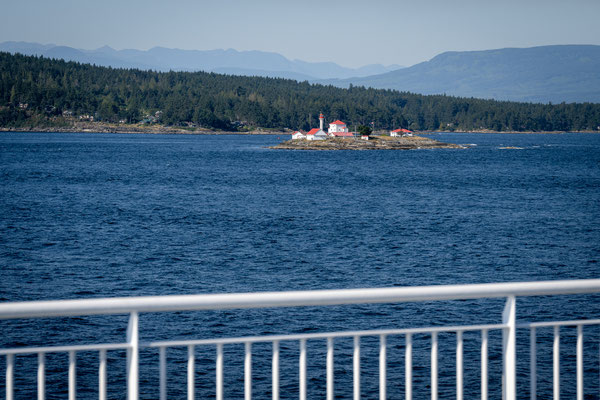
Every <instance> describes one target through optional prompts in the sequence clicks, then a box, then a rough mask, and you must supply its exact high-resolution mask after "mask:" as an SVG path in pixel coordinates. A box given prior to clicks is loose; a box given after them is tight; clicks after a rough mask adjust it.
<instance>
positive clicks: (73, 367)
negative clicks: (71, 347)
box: [69, 351, 77, 400]
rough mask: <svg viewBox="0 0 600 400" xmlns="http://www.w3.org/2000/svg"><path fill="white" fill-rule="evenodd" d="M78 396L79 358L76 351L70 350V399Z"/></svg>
mask: <svg viewBox="0 0 600 400" xmlns="http://www.w3.org/2000/svg"><path fill="white" fill-rule="evenodd" d="M76 398H77V358H76V355H75V352H74V351H69V400H75V399H76Z"/></svg>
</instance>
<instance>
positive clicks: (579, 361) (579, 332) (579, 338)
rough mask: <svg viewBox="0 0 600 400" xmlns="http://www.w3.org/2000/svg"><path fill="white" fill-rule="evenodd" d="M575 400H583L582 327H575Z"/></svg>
mask: <svg viewBox="0 0 600 400" xmlns="http://www.w3.org/2000/svg"><path fill="white" fill-rule="evenodd" d="M577 400H583V325H577Z"/></svg>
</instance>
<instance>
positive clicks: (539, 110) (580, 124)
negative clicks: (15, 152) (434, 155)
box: [0, 53, 600, 131]
mask: <svg viewBox="0 0 600 400" xmlns="http://www.w3.org/2000/svg"><path fill="white" fill-rule="evenodd" d="M157 112H158V113H157ZM319 112H323V113H324V114H325V116H326V119H327V120H328V121H333V120H335V119H341V120H343V121H345V122H346V123H348V124H350V125H351V126H354V125H357V124H366V123H370V122H374V123H375V127H376V128H377V129H383V128H385V129H388V128H399V127H408V128H411V129H416V130H438V129H442V130H478V129H490V130H497V131H501V130H505V131H506V130H510V131H578V130H596V129H598V126H600V104H590V103H584V104H559V105H542V104H527V103H512V102H501V101H493V100H478V99H465V98H455V97H449V96H439V95H438V96H422V95H416V94H411V93H407V92H398V91H393V90H377V89H365V88H363V87H350V88H349V89H341V88H336V87H332V86H322V85H311V84H309V83H307V82H304V83H298V82H296V81H292V80H285V79H273V78H259V77H241V76H230V75H219V74H214V73H203V72H195V73H189V72H165V73H159V72H152V71H139V70H127V69H113V68H106V67H96V66H91V65H85V64H78V63H74V62H65V61H58V60H51V59H46V58H38V57H33V56H22V55H11V54H9V53H0V126H1V127H19V126H44V125H49V124H61V123H63V124H66V123H68V121H69V120H72V119H76V118H79V117H81V116H93V117H94V119H95V120H96V121H108V122H118V121H125V122H126V123H137V122H140V121H144V120H146V121H147V122H149V123H152V122H155V118H157V122H159V123H161V124H165V125H182V126H187V125H197V126H201V127H206V128H212V129H226V130H235V129H249V128H251V127H264V128H278V129H283V128H290V129H305V130H306V129H308V128H309V127H314V126H317V124H318V120H317V119H316V116H317V115H318V113H319ZM149 117H150V118H149Z"/></svg>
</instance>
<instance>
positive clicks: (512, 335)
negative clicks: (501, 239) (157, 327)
mask: <svg viewBox="0 0 600 400" xmlns="http://www.w3.org/2000/svg"><path fill="white" fill-rule="evenodd" d="M583 293H600V279H590V280H571V281H544V282H518V283H492V284H475V285H448V286H422V287H401V288H382V289H349V290H317V291H296V292H265V293H238V294H216V295H215V294H213V295H186V296H152V297H130V298H109V299H89V300H59V301H35V302H20V303H3V304H0V319H16V318H38V317H49V316H75V315H97V314H125V313H126V314H129V324H128V329H127V341H126V342H125V343H108V344H89V345H77V346H49V347H24V348H11V349H0V356H5V358H6V380H5V387H6V399H7V400H13V399H14V381H13V377H14V365H15V363H14V360H15V356H17V355H21V354H36V353H37V354H38V367H37V387H38V400H43V399H44V398H45V355H46V354H47V353H57V352H60V353H68V354H69V370H68V387H69V399H70V400H74V399H75V398H76V358H77V353H78V352H82V351H97V352H98V353H99V360H100V361H99V368H98V385H99V398H100V399H101V400H104V399H106V396H107V395H106V382H107V381H106V352H107V351H108V350H117V349H126V350H127V391H128V399H129V400H134V399H137V398H138V394H139V393H138V392H139V388H138V381H139V376H138V375H139V372H138V371H139V350H140V348H158V349H159V375H160V376H159V386H160V388H159V393H160V398H161V399H166V394H167V391H166V387H167V361H166V359H167V357H166V351H167V348H170V347H187V349H188V358H187V394H188V399H190V400H191V399H193V398H194V396H195V393H194V390H195V382H194V375H195V374H194V371H195V348H196V346H214V347H215V349H216V388H215V389H216V398H217V399H219V400H221V399H223V368H224V366H223V347H224V346H225V345H230V344H244V345H245V356H244V392H245V398H246V399H251V397H252V345H253V344H254V343H261V342H262V343H264V342H266V343H272V361H271V362H272V397H273V399H275V400H276V399H278V398H279V389H280V388H279V382H280V370H279V363H280V359H279V356H280V351H279V344H280V342H281V341H297V342H299V345H300V352H299V362H298V365H299V397H300V399H301V400H305V399H306V397H307V392H306V381H307V374H306V368H307V351H306V343H307V341H308V340H314V339H326V341H327V353H326V398H327V399H328V400H329V399H333V398H334V392H335V388H334V379H333V377H334V342H335V340H336V339H339V338H344V337H346V338H353V398H354V399H355V400H357V399H359V398H360V395H361V388H360V383H361V372H360V357H361V353H360V351H361V345H360V342H361V338H362V337H365V336H374V337H378V338H379V397H380V399H385V398H386V390H387V379H386V378H387V376H386V374H387V371H386V366H387V363H386V360H387V342H386V339H387V337H388V336H392V335H402V336H404V339H405V347H404V348H405V357H404V359H405V385H404V390H405V398H406V399H407V400H410V399H412V383H413V377H412V373H413V366H412V351H413V346H412V339H413V335H415V334H429V335H431V377H430V379H431V385H430V386H431V398H432V399H434V400H437V398H438V334H439V333H441V332H453V333H455V334H456V398H457V399H459V400H462V399H463V386H464V381H463V374H464V371H463V352H464V350H463V333H464V332H466V331H479V332H481V397H482V399H484V400H486V399H487V397H488V332H489V331H491V330H501V331H502V336H503V346H502V347H503V350H502V354H503V357H502V363H503V382H502V383H503V385H502V388H503V390H502V391H503V398H505V399H507V400H514V399H516V361H517V354H516V335H517V329H518V328H528V329H529V330H530V393H531V399H535V398H536V390H537V387H536V385H537V380H536V355H537V350H536V344H537V339H536V329H538V328H543V327H553V328H554V342H553V393H554V399H556V400H558V398H559V397H560V356H559V355H560V347H559V346H560V327H563V326H576V327H577V345H576V346H577V348H576V382H577V385H576V388H577V399H583V390H584V386H583V327H584V326H585V325H600V319H586V320H574V321H554V322H530V323H518V324H517V320H516V298H517V297H519V296H539V295H559V294H583ZM477 298H506V303H505V307H504V312H503V315H502V322H501V323H500V324H488V325H461V326H445V327H425V328H406V329H386V330H365V331H343V332H324V333H310V334H291V335H272V336H256V337H238V338H215V339H202V340H180V341H156V342H148V343H140V341H139V313H149V312H165V311H183V310H222V309H237V308H272V307H301V306H317V305H319V306H321V305H339V304H365V303H397V302H417V301H426V300H427V301H435V300H459V299H477Z"/></svg>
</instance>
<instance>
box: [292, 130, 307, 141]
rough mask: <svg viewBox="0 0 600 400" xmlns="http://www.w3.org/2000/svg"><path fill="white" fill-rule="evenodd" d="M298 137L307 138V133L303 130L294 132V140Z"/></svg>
mask: <svg viewBox="0 0 600 400" xmlns="http://www.w3.org/2000/svg"><path fill="white" fill-rule="evenodd" d="M296 139H306V134H304V133H303V132H302V131H296V132H294V133H292V140H296Z"/></svg>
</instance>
